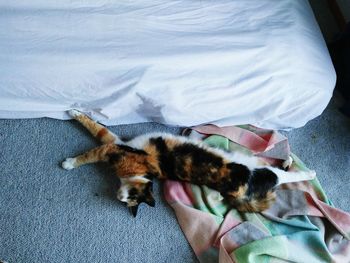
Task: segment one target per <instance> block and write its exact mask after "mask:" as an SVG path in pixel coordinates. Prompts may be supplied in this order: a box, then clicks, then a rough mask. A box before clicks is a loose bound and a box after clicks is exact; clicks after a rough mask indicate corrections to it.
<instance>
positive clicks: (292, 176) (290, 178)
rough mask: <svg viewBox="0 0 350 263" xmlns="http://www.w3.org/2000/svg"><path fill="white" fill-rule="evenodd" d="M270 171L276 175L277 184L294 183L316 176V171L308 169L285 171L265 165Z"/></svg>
mask: <svg viewBox="0 0 350 263" xmlns="http://www.w3.org/2000/svg"><path fill="white" fill-rule="evenodd" d="M267 168H268V169H269V170H270V171H272V172H274V173H275V174H276V175H277V177H278V182H277V185H280V184H285V183H295V182H301V181H309V180H313V179H315V177H316V172H315V171H313V170H310V171H297V172H286V171H283V170H281V169H278V168H274V167H267Z"/></svg>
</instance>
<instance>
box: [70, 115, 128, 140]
mask: <svg viewBox="0 0 350 263" xmlns="http://www.w3.org/2000/svg"><path fill="white" fill-rule="evenodd" d="M68 114H69V115H70V116H71V117H73V118H74V119H76V120H77V121H79V122H80V123H81V124H82V125H83V126H84V127H85V128H86V129H87V130H88V131H89V132H90V133H91V134H92V135H93V136H94V137H96V138H97V139H99V140H100V141H101V142H102V143H117V144H120V143H123V142H122V141H121V140H120V138H119V137H118V136H117V135H115V134H114V133H113V132H111V131H110V130H108V129H107V128H106V127H105V126H103V125H101V124H99V123H97V122H96V121H94V120H92V119H91V118H90V117H88V116H86V115H85V114H83V113H81V112H80V111H78V110H70V111H68Z"/></svg>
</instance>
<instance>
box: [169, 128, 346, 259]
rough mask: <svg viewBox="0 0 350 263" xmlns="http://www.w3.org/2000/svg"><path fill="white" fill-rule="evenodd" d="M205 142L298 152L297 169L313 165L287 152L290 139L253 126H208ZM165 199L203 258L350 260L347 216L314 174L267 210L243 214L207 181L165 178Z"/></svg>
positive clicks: (284, 188)
mask: <svg viewBox="0 0 350 263" xmlns="http://www.w3.org/2000/svg"><path fill="white" fill-rule="evenodd" d="M192 132H198V133H201V134H205V135H209V136H208V137H206V138H205V142H206V143H207V144H208V145H211V146H214V147H220V148H223V149H224V150H227V151H241V152H244V153H246V154H255V155H257V156H259V157H261V158H264V159H265V160H267V161H269V162H270V163H271V164H276V163H278V162H280V161H281V160H286V159H287V158H288V156H289V155H291V156H292V157H293V164H292V167H291V169H292V170H308V168H307V167H306V166H305V164H304V163H303V162H302V161H301V160H300V159H299V158H298V157H297V156H295V155H294V154H292V153H290V150H289V149H290V148H289V145H288V140H287V138H286V137H285V136H283V135H281V134H279V133H278V132H275V131H270V130H263V129H259V128H256V127H252V126H239V127H223V128H219V127H217V126H214V125H205V126H200V127H194V128H193V130H192ZM164 189H165V197H166V200H167V202H168V203H169V204H170V205H171V206H172V208H173V209H174V211H175V214H176V216H177V219H178V222H179V224H180V227H181V229H182V230H183V232H184V234H185V236H186V238H187V240H188V241H189V243H190V244H191V246H192V248H193V250H194V252H195V254H196V255H197V257H198V259H199V261H200V262H202V263H206V262H208V263H209V262H210V263H213V262H220V263H223V262H225V263H226V262H227V263H232V262H244V263H246V262H308V263H309V262H350V242H349V240H350V215H349V214H348V213H346V212H344V211H341V210H339V209H337V208H335V207H334V206H333V205H332V203H331V201H330V200H329V199H328V198H327V196H326V194H325V193H324V191H323V189H322V187H321V185H320V183H319V181H318V179H317V178H315V179H314V180H312V181H309V182H299V183H290V184H285V185H281V186H279V188H277V191H276V192H277V200H276V202H275V203H274V204H273V205H272V207H270V208H269V209H268V210H267V211H264V212H262V213H241V212H238V211H237V210H235V209H232V208H230V207H229V206H227V205H226V203H225V202H224V200H223V198H222V197H221V195H220V193H218V192H216V191H214V190H211V189H209V188H208V187H206V186H197V185H192V184H189V183H184V182H176V181H166V183H165V184H164Z"/></svg>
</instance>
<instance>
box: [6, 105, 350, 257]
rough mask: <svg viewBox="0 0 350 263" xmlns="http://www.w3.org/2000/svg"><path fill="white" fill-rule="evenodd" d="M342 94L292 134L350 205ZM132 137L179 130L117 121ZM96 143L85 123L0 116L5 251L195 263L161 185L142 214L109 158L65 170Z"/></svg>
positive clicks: (335, 197) (333, 193) (348, 127)
mask: <svg viewBox="0 0 350 263" xmlns="http://www.w3.org/2000/svg"><path fill="white" fill-rule="evenodd" d="M336 104H337V103H336V101H335V100H334V99H333V101H332V103H331V104H330V105H329V106H328V107H327V109H326V111H325V112H324V113H323V114H322V115H321V116H320V117H318V118H317V119H315V120H313V121H311V122H310V123H308V124H307V125H306V126H305V127H303V128H300V129H296V130H293V131H290V132H288V133H286V134H287V136H288V137H289V140H290V144H291V148H292V151H293V152H294V153H296V154H297V155H298V156H299V157H301V159H302V160H304V161H305V162H306V164H308V165H309V167H311V168H312V169H315V170H316V171H317V174H318V178H319V179H320V181H321V183H322V185H323V186H324V189H325V190H326V192H327V193H328V195H329V197H330V198H331V200H332V201H333V202H334V204H335V205H336V206H337V207H339V208H342V209H344V210H346V211H350V206H349V201H350V193H349V189H350V120H349V119H348V118H346V117H344V116H343V115H341V114H340V113H339V112H338V110H337V106H336ZM112 130H113V131H114V132H116V133H118V134H121V135H122V136H124V137H132V136H135V135H137V134H141V133H144V132H146V131H155V130H156V131H159V130H162V131H169V132H172V133H178V132H179V129H177V128H169V127H165V126H162V125H158V124H139V125H129V126H128V125H125V126H116V127H113V128H112ZM96 145H97V143H96V142H95V141H94V139H93V138H91V136H90V135H89V134H88V133H87V132H86V131H85V130H84V129H83V128H82V127H80V126H79V124H77V123H75V122H73V121H59V120H52V119H32V120H0V149H1V150H0V183H1V188H0V209H1V210H0V211H1V216H0V259H3V260H7V261H8V262H10V263H12V262H26V263H29V262H55V263H56V262H57V263H58V262H195V261H196V259H195V256H194V254H193V252H192V250H191V248H190V247H189V245H188V244H187V242H186V239H185V238H184V236H183V234H182V232H181V230H180V228H179V226H178V224H177V222H176V219H175V215H174V214H173V212H172V210H171V209H170V208H169V207H168V206H167V205H166V203H165V201H164V200H163V198H162V191H161V187H160V186H159V184H157V187H156V189H155V192H156V198H157V205H156V207H155V208H148V207H146V206H141V208H140V210H139V214H138V216H137V218H136V219H134V218H133V217H132V216H131V214H130V213H129V211H128V210H127V209H126V208H125V207H124V206H123V205H122V204H120V203H119V202H118V201H117V200H116V199H115V197H114V194H115V192H114V191H115V188H114V186H113V185H114V184H115V182H114V181H113V180H112V177H111V176H110V171H109V170H108V169H106V168H104V167H103V165H87V166H84V167H81V168H79V169H76V170H71V171H65V170H63V169H62V168H60V163H61V161H62V160H63V159H64V158H65V157H69V156H74V155H76V154H78V153H81V152H83V151H85V150H88V149H90V148H92V147H94V146H96Z"/></svg>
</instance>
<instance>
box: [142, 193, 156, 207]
mask: <svg viewBox="0 0 350 263" xmlns="http://www.w3.org/2000/svg"><path fill="white" fill-rule="evenodd" d="M143 202H145V203H146V204H148V205H149V206H151V207H154V206H155V205H156V200H154V198H153V195H152V194H150V195H149V196H147V197H146V198H145V200H144V201H143Z"/></svg>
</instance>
